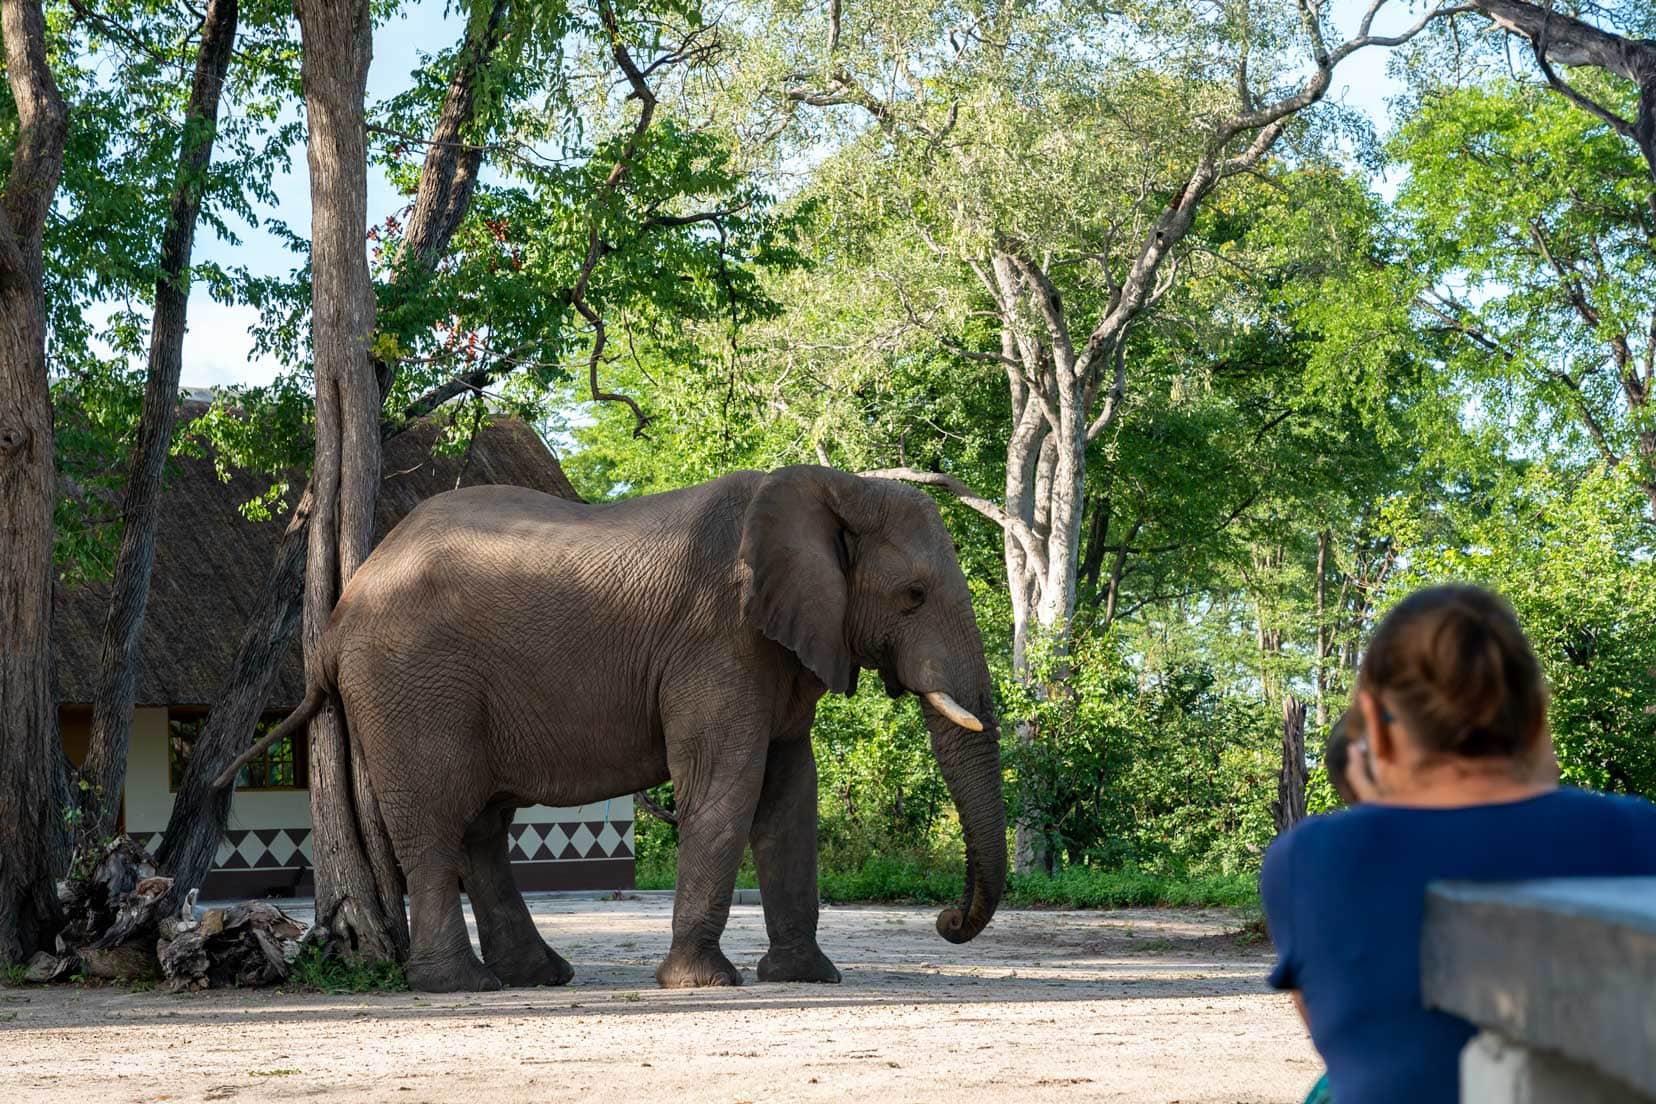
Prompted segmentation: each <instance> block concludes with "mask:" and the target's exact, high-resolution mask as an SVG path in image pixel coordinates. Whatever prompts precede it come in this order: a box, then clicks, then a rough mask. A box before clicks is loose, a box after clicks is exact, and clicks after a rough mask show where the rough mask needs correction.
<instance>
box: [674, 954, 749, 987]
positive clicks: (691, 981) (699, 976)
mask: <svg viewBox="0 0 1656 1104" xmlns="http://www.w3.org/2000/svg"><path fill="white" fill-rule="evenodd" d="M656 981H657V982H659V983H660V985H661V987H662V988H663V989H699V988H702V987H703V986H709V985H740V984H742V973H741V971H740V970H738V969H736V967H734V966H732V965H731V964H730V959H728V958H726V957H725V956H724V952H723V951H721V950H719V948H718V947H716V946H715V947H701V948H698V947H674V948H673V949H672V950H671V951H669V952H667V957H666V958H664V959H662V961H661V965H660V966H657V967H656Z"/></svg>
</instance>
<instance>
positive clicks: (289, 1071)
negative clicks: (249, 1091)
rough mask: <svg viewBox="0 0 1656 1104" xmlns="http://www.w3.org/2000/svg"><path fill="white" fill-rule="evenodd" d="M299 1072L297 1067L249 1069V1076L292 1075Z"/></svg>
mask: <svg viewBox="0 0 1656 1104" xmlns="http://www.w3.org/2000/svg"><path fill="white" fill-rule="evenodd" d="M298 1072H299V1071H298V1070H296V1069H267V1070H248V1071H247V1076H249V1077H292V1076H293V1075H294V1074H296V1073H298Z"/></svg>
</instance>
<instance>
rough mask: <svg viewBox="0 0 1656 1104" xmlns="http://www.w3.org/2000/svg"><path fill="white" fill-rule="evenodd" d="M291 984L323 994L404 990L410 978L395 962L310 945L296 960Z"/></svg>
mask: <svg viewBox="0 0 1656 1104" xmlns="http://www.w3.org/2000/svg"><path fill="white" fill-rule="evenodd" d="M288 984H289V985H290V986H292V987H296V988H300V989H313V990H316V991H317V992H320V993H401V992H404V991H406V990H407V989H408V977H407V975H405V974H404V973H403V968H402V966H401V964H399V963H396V962H358V961H354V960H352V959H348V958H340V957H339V956H337V955H330V954H324V953H323V951H322V949H321V948H320V947H317V946H314V945H313V946H309V947H306V948H305V949H304V950H302V951H300V952H299V957H298V958H296V959H294V960H293V969H292V970H290V971H289V972H288Z"/></svg>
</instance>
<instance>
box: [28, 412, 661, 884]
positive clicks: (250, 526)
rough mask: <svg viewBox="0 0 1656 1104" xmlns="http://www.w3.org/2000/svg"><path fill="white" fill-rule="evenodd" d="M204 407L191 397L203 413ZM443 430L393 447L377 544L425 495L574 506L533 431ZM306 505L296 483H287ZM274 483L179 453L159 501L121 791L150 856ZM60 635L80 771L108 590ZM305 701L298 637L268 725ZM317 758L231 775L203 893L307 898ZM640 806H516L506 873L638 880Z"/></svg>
mask: <svg viewBox="0 0 1656 1104" xmlns="http://www.w3.org/2000/svg"><path fill="white" fill-rule="evenodd" d="M205 409H206V406H205V404H203V403H200V402H189V403H186V404H185V407H184V411H183V417H184V418H186V419H189V418H195V417H199V416H200V415H201V414H202V413H203V412H204V411H205ZM441 432H442V427H441V426H440V425H439V424H438V423H436V422H433V421H427V422H424V423H417V424H415V425H414V426H412V427H411V428H410V429H408V430H407V431H405V432H404V433H402V434H399V435H398V436H396V437H394V438H392V439H391V440H389V441H387V442H386V445H385V454H384V467H383V470H384V473H385V477H384V482H383V483H382V484H381V487H380V494H379V503H378V510H377V515H376V518H375V540H376V541H377V540H379V539H380V538H382V537H384V536H385V534H386V533H387V532H389V531H390V530H391V527H392V526H394V525H395V524H396V523H397V522H398V521H400V520H401V519H402V518H403V516H404V515H406V514H407V513H408V512H409V511H410V510H412V509H413V508H414V507H415V506H416V505H417V504H419V503H420V502H421V501H423V500H424V499H427V498H430V497H431V496H432V495H435V494H438V493H440V492H442V491H447V490H452V489H453V488H455V487H469V486H475V485H478V484H488V483H509V484H515V485H517V486H522V487H533V488H535V489H536V490H541V491H545V492H547V493H548V494H554V495H559V496H562V497H564V498H575V497H577V495H576V494H575V490H574V488H573V487H571V486H570V484H569V480H568V479H567V478H565V476H564V473H563V469H562V468H560V467H559V466H558V461H557V458H556V457H555V456H553V455H552V452H551V450H550V449H548V448H547V447H546V445H545V444H544V443H543V442H542V441H541V439H540V437H539V436H538V435H537V434H536V433H535V431H534V429H533V428H531V427H530V426H528V425H526V424H525V423H523V422H521V421H518V420H515V419H511V418H501V419H498V420H496V421H494V422H493V423H492V424H490V425H488V426H486V427H484V428H483V429H482V430H481V431H480V432H479V433H478V435H477V436H476V438H475V440H474V441H473V442H472V445H471V448H470V449H469V451H467V452H466V453H465V454H464V455H459V456H434V455H432V446H433V444H434V443H435V442H436V440H437V437H438V435H439V434H440V433H441ZM292 485H293V487H294V494H295V496H297V494H298V493H299V488H300V487H301V486H302V485H303V478H302V477H295V478H294V479H293V480H292ZM267 488H268V483H267V482H266V481H264V480H262V479H259V478H257V477H255V476H251V475H246V474H240V475H235V476H233V477H232V478H231V479H230V480H229V482H221V481H220V480H219V478H218V475H217V473H216V472H215V471H214V470H213V465H212V463H211V461H209V460H206V459H179V460H176V461H175V462H174V466H173V470H172V471H171V472H170V473H169V476H168V479H167V482H166V485H165V490H164V492H163V495H162V501H161V522H160V530H159V532H158V534H157V539H156V549H155V570H154V573H153V576H152V579H151V583H150V597H149V606H148V609H147V612H146V615H145V617H144V636H143V641H142V643H141V646H140V649H139V659H138V664H139V667H138V692H137V708H136V709H135V710H134V713H133V724H132V743H131V747H130V750H129V753H128V757H127V783H126V790H125V792H124V793H123V794H122V813H121V817H122V825H123V827H124V828H125V830H126V831H128V832H129V833H131V834H132V835H133V836H134V837H136V838H137V839H138V840H139V841H140V842H142V843H144V844H146V845H148V846H151V847H154V846H155V845H156V844H157V843H158V842H159V839H160V836H159V833H160V832H161V831H163V830H164V829H165V827H166V825H167V818H168V815H169V814H170V812H171V810H172V802H173V793H174V791H175V790H176V788H177V785H178V780H179V778H180V777H181V774H182V769H183V766H184V764H185V763H187V761H188V758H189V755H190V752H191V749H192V748H193V746H194V741H195V739H196V737H197V736H198V735H199V733H200V731H201V725H202V724H203V721H204V718H205V716H206V707H208V706H209V705H211V704H212V702H213V699H214V697H215V696H216V695H217V693H218V690H219V686H220V683H221V682H222V681H223V679H224V678H225V676H226V674H227V673H228V672H229V670H230V665H231V663H232V661H233V660H234V657H235V653H236V647H237V644H238V643H239V641H240V638H241V634H242V632H243V630H244V629H245V628H246V626H247V623H248V620H249V618H250V616H251V614H252V612H253V610H254V607H255V605H256V604H257V602H258V600H259V597H260V594H261V592H262V590H263V588H264V585H265V581H266V578H267V577H268V575H269V573H270V570H271V566H272V563H273V560H274V558H275V552H276V546H277V544H278V543H279V541H280V539H281V536H282V532H283V529H284V528H285V526H286V525H287V518H286V517H285V516H283V517H280V518H277V519H273V520H271V521H263V522H255V521H248V520H247V519H246V518H244V517H243V516H242V515H241V513H240V510H239V507H240V506H241V505H242V504H243V503H245V502H248V501H250V500H252V499H254V498H256V497H257V496H258V495H259V494H261V493H262V492H263V491H265V490H266V489H267ZM55 597H56V616H57V621H56V625H55V627H54V631H53V644H54V647H55V658H56V684H57V696H58V701H59V703H60V706H59V710H58V724H59V729H60V731H61V732H62V734H63V744H64V748H65V750H66V751H68V753H69V755H70V757H71V758H73V759H75V760H76V761H77V762H78V761H80V759H81V757H82V756H83V755H84V754H85V751H86V747H87V743H88V740H89V737H90V731H91V708H90V707H89V705H88V704H87V703H89V702H91V701H92V698H93V691H94V688H95V687H96V685H97V679H98V666H99V658H100V656H99V652H100V649H101V646H102V640H103V627H104V618H105V617H106V615H107V613H108V588H107V587H105V586H88V587H82V588H78V589H73V590H62V591H60V593H58V594H57V595H56V596H55ZM303 697H304V675H303V670H302V666H301V662H300V652H299V645H298V643H297V642H295V644H294V646H293V648H292V650H291V652H290V654H289V655H288V657H287V659H286V661H285V662H284V664H283V666H282V670H281V671H280V673H279V677H278V679H277V682H276V686H275V689H274V691H273V693H272V695H271V700H270V701H269V702H268V707H269V711H268V712H267V713H266V714H265V717H264V719H263V721H261V725H262V726H268V725H272V724H274V723H276V722H277V721H278V720H279V719H280V718H281V717H282V716H283V715H285V714H286V713H287V712H288V711H289V710H291V709H292V708H293V707H294V706H295V705H297V704H298V703H299V701H300V700H301V699H302V698H303ZM308 788H309V754H308V748H307V746H306V741H305V739H304V737H303V736H302V735H300V736H298V737H296V738H294V739H291V740H283V741H280V742H279V743H277V744H275V745H273V746H272V747H271V748H269V749H268V750H267V751H266V752H265V753H263V754H262V755H260V756H258V757H256V758H255V759H254V760H253V761H252V762H250V763H249V764H248V765H247V766H246V767H245V768H243V771H242V774H241V775H240V776H239V777H238V782H237V790H236V794H235V797H234V799H233V800H232V802H231V809H230V823H229V827H228V829H227V830H226V832H225V834H224V837H223V838H222V840H221V841H220V843H219V851H218V856H217V858H216V860H215V862H214V867H213V871H212V873H211V874H210V875H209V876H208V879H207V883H206V886H205V887H204V890H203V891H204V893H205V894H206V895H208V896H238V897H242V896H251V895H257V894H292V893H305V892H307V891H308V890H309V889H310V886H311V878H310V861H311V824H310V795H309V793H308V792H307V790H308ZM632 829H633V825H632V801H631V799H630V798H625V797H623V798H617V799H615V800H613V801H605V802H598V803H597V804H594V805H590V806H585V807H583V808H579V809H552V808H546V807H543V806H533V807H530V808H526V809H519V810H518V812H517V815H516V817H515V818H514V823H513V825H512V828H511V836H510V842H511V857H512V864H513V866H512V869H513V872H514V874H515V875H516V877H517V879H518V882H519V884H520V885H521V886H523V888H525V889H618V888H627V887H630V886H631V885H632V884H633V830H632Z"/></svg>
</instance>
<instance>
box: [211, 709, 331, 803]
mask: <svg viewBox="0 0 1656 1104" xmlns="http://www.w3.org/2000/svg"><path fill="white" fill-rule="evenodd" d="M329 694H330V691H329V689H328V687H326V686H323V685H321V684H319V683H313V684H312V685H311V687H310V689H308V690H306V691H305V700H304V702H303V703H301V704H300V706H299V708H298V709H295V710H294V711H293V712H292V713H289V714H288V715H287V719H286V720H284V721H283V722H282V723H281V724H279V725H277V726H276V727H275V728H273V729H271V730H270V731H269V732H268V733H266V734H265V735H263V736H261V737H259V739H258V740H256V741H255V742H254V744H253V746H252V747H250V748H248V749H247V750H246V751H244V752H242V753H241V754H240V755H238V756H236V761H235V762H234V763H231V764H230V765H229V766H228V767H226V768H224V772H223V773H222V774H220V775H219V776H218V777H217V778H215V779H213V788H214V789H223V788H224V787H225V786H228V785H229V784H230V783H231V781H232V780H234V779H235V777H236V772H237V771H239V770H241V769H242V767H244V766H246V765H247V762H248V760H250V759H252V758H253V757H254V756H255V755H259V754H260V753H262V752H263V751H264V750H265V749H266V748H268V747H269V746H270V745H271V744H274V743H276V742H277V741H278V740H285V739H287V738H288V737H289V736H291V735H293V734H294V733H295V732H297V731H299V729H301V728H303V727H304V726H305V725H307V724H309V723H310V720H311V718H312V717H314V716H316V715H317V714H318V713H320V712H322V707H323V706H325V705H327V704H328V697H329Z"/></svg>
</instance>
